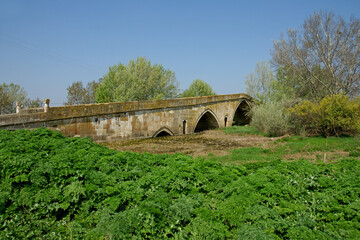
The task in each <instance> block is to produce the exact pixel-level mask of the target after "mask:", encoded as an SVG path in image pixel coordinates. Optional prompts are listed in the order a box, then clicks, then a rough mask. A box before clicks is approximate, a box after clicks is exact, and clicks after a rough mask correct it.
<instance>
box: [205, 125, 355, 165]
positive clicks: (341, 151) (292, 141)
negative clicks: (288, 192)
mask: <svg viewBox="0 0 360 240" xmlns="http://www.w3.org/2000/svg"><path fill="white" fill-rule="evenodd" d="M232 128H233V127H232ZM326 153H333V155H334V156H335V159H333V157H331V158H330V159H328V160H329V161H334V162H337V161H338V160H340V159H341V160H344V159H351V158H352V157H358V156H359V155H360V154H359V153H360V138H359V137H342V138H337V137H328V138H324V137H307V138H303V137H300V136H292V137H285V138H282V139H278V140H276V141H274V142H273V143H272V144H270V146H267V147H261V146H260V147H247V148H239V149H234V150H232V151H231V152H230V154H229V155H226V156H220V157H213V156H212V157H210V159H213V160H218V161H220V162H222V163H224V164H229V163H236V164H239V163H242V164H243V163H247V162H258V161H277V160H283V159H286V158H288V159H289V160H292V159H293V158H295V159H301V160H304V159H308V160H321V161H323V158H324V154H326ZM293 154H297V156H296V157H291V156H292V155H293ZM312 157H316V159H313V158H312ZM325 157H326V156H325Z"/></svg>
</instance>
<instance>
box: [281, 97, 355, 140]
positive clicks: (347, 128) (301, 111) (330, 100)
mask: <svg viewBox="0 0 360 240" xmlns="http://www.w3.org/2000/svg"><path fill="white" fill-rule="evenodd" d="M288 110H289V113H290V114H291V121H292V122H293V123H294V126H296V128H297V129H299V128H303V127H304V128H305V129H306V130H307V131H310V132H312V133H316V134H321V135H323V136H340V135H342V134H344V133H352V134H354V133H358V132H359V130H360V98H356V99H352V100H351V99H349V98H348V97H347V96H345V95H343V94H338V95H333V96H326V97H325V98H323V99H322V100H321V101H320V102H316V103H313V102H310V101H303V102H301V103H299V104H297V105H295V106H294V107H292V108H289V109H288Z"/></svg>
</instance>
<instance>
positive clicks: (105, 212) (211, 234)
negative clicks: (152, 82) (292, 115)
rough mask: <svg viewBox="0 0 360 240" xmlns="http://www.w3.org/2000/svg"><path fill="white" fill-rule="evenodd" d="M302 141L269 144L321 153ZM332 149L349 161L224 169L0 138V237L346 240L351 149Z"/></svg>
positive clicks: (209, 163)
mask: <svg viewBox="0 0 360 240" xmlns="http://www.w3.org/2000/svg"><path fill="white" fill-rule="evenodd" d="M328 140H329V141H330V142H328V143H329V144H330V143H331V145H334V144H335V142H338V141H337V140H336V139H334V140H332V139H328ZM297 141H298V142H301V144H302V147H295V146H299V144H295V143H296V142H297ZM302 141H303V140H301V139H300V138H297V137H293V138H285V139H282V140H277V143H276V144H277V147H278V148H279V149H280V150H282V151H284V152H287V153H289V152H291V151H296V152H298V151H300V150H299V149H304V151H305V149H306V151H308V150H309V149H310V151H318V148H320V147H321V149H322V147H323V145H325V146H326V144H324V143H326V142H323V143H322V144H318V141H315V139H312V138H310V139H308V140H305V141H307V142H306V143H303V142H302ZM312 141H314V142H315V143H313V144H312V143H311V142H312ZM319 141H323V140H319ZM324 141H325V140H324ZM341 141H343V140H341ZM292 144H293V145H292ZM309 144H310V146H311V147H310V148H309V147H308V146H309ZM338 144H339V146H338V148H345V147H346V148H348V151H350V152H351V153H353V155H355V156H347V157H345V158H343V159H338V160H337V161H336V163H327V164H326V163H322V162H319V163H316V164H314V163H312V162H309V161H305V160H300V161H281V160H279V158H272V159H265V160H267V161H257V162H250V163H245V164H241V165H234V164H232V165H224V164H221V163H219V161H217V160H216V159H205V158H196V159H194V158H192V157H190V156H186V155H182V154H174V155H170V154H162V155H155V154H139V153H130V152H118V151H115V150H109V149H108V148H106V147H104V146H101V145H98V144H95V143H93V142H92V141H91V140H90V139H87V138H85V139H84V138H66V137H64V136H63V135H61V134H59V133H57V132H52V131H50V130H47V129H43V128H41V129H37V130H34V131H26V130H20V131H13V132H10V131H0V239H29V238H36V239H165V238H174V239H356V238H357V237H358V236H360V201H359V197H360V162H359V160H358V158H357V156H356V154H357V153H358V149H359V144H358V139H354V138H353V139H345V140H344V142H342V143H338ZM330 150H331V149H330ZM247 151H249V153H248V155H251V152H252V153H253V154H255V155H258V156H267V155H271V150H267V151H269V152H264V151H266V149H261V148H258V149H247ZM273 154H275V153H273ZM238 157H239V158H241V155H240V154H239V155H238ZM259 159H262V158H261V157H259ZM238 160H239V161H241V159H238Z"/></svg>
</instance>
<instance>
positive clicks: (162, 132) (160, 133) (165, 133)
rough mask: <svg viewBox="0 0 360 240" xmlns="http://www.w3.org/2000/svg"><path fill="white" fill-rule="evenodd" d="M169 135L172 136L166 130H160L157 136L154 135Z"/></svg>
mask: <svg viewBox="0 0 360 240" xmlns="http://www.w3.org/2000/svg"><path fill="white" fill-rule="evenodd" d="M168 136H171V134H170V133H168V132H167V131H165V130H164V131H161V132H159V133H158V134H157V135H156V136H154V137H168Z"/></svg>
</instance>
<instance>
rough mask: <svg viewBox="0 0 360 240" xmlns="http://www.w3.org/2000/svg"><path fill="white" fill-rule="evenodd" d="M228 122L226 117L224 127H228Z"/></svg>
mask: <svg viewBox="0 0 360 240" xmlns="http://www.w3.org/2000/svg"><path fill="white" fill-rule="evenodd" d="M227 122H228V117H227V116H226V117H225V118H224V126H225V127H227Z"/></svg>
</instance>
